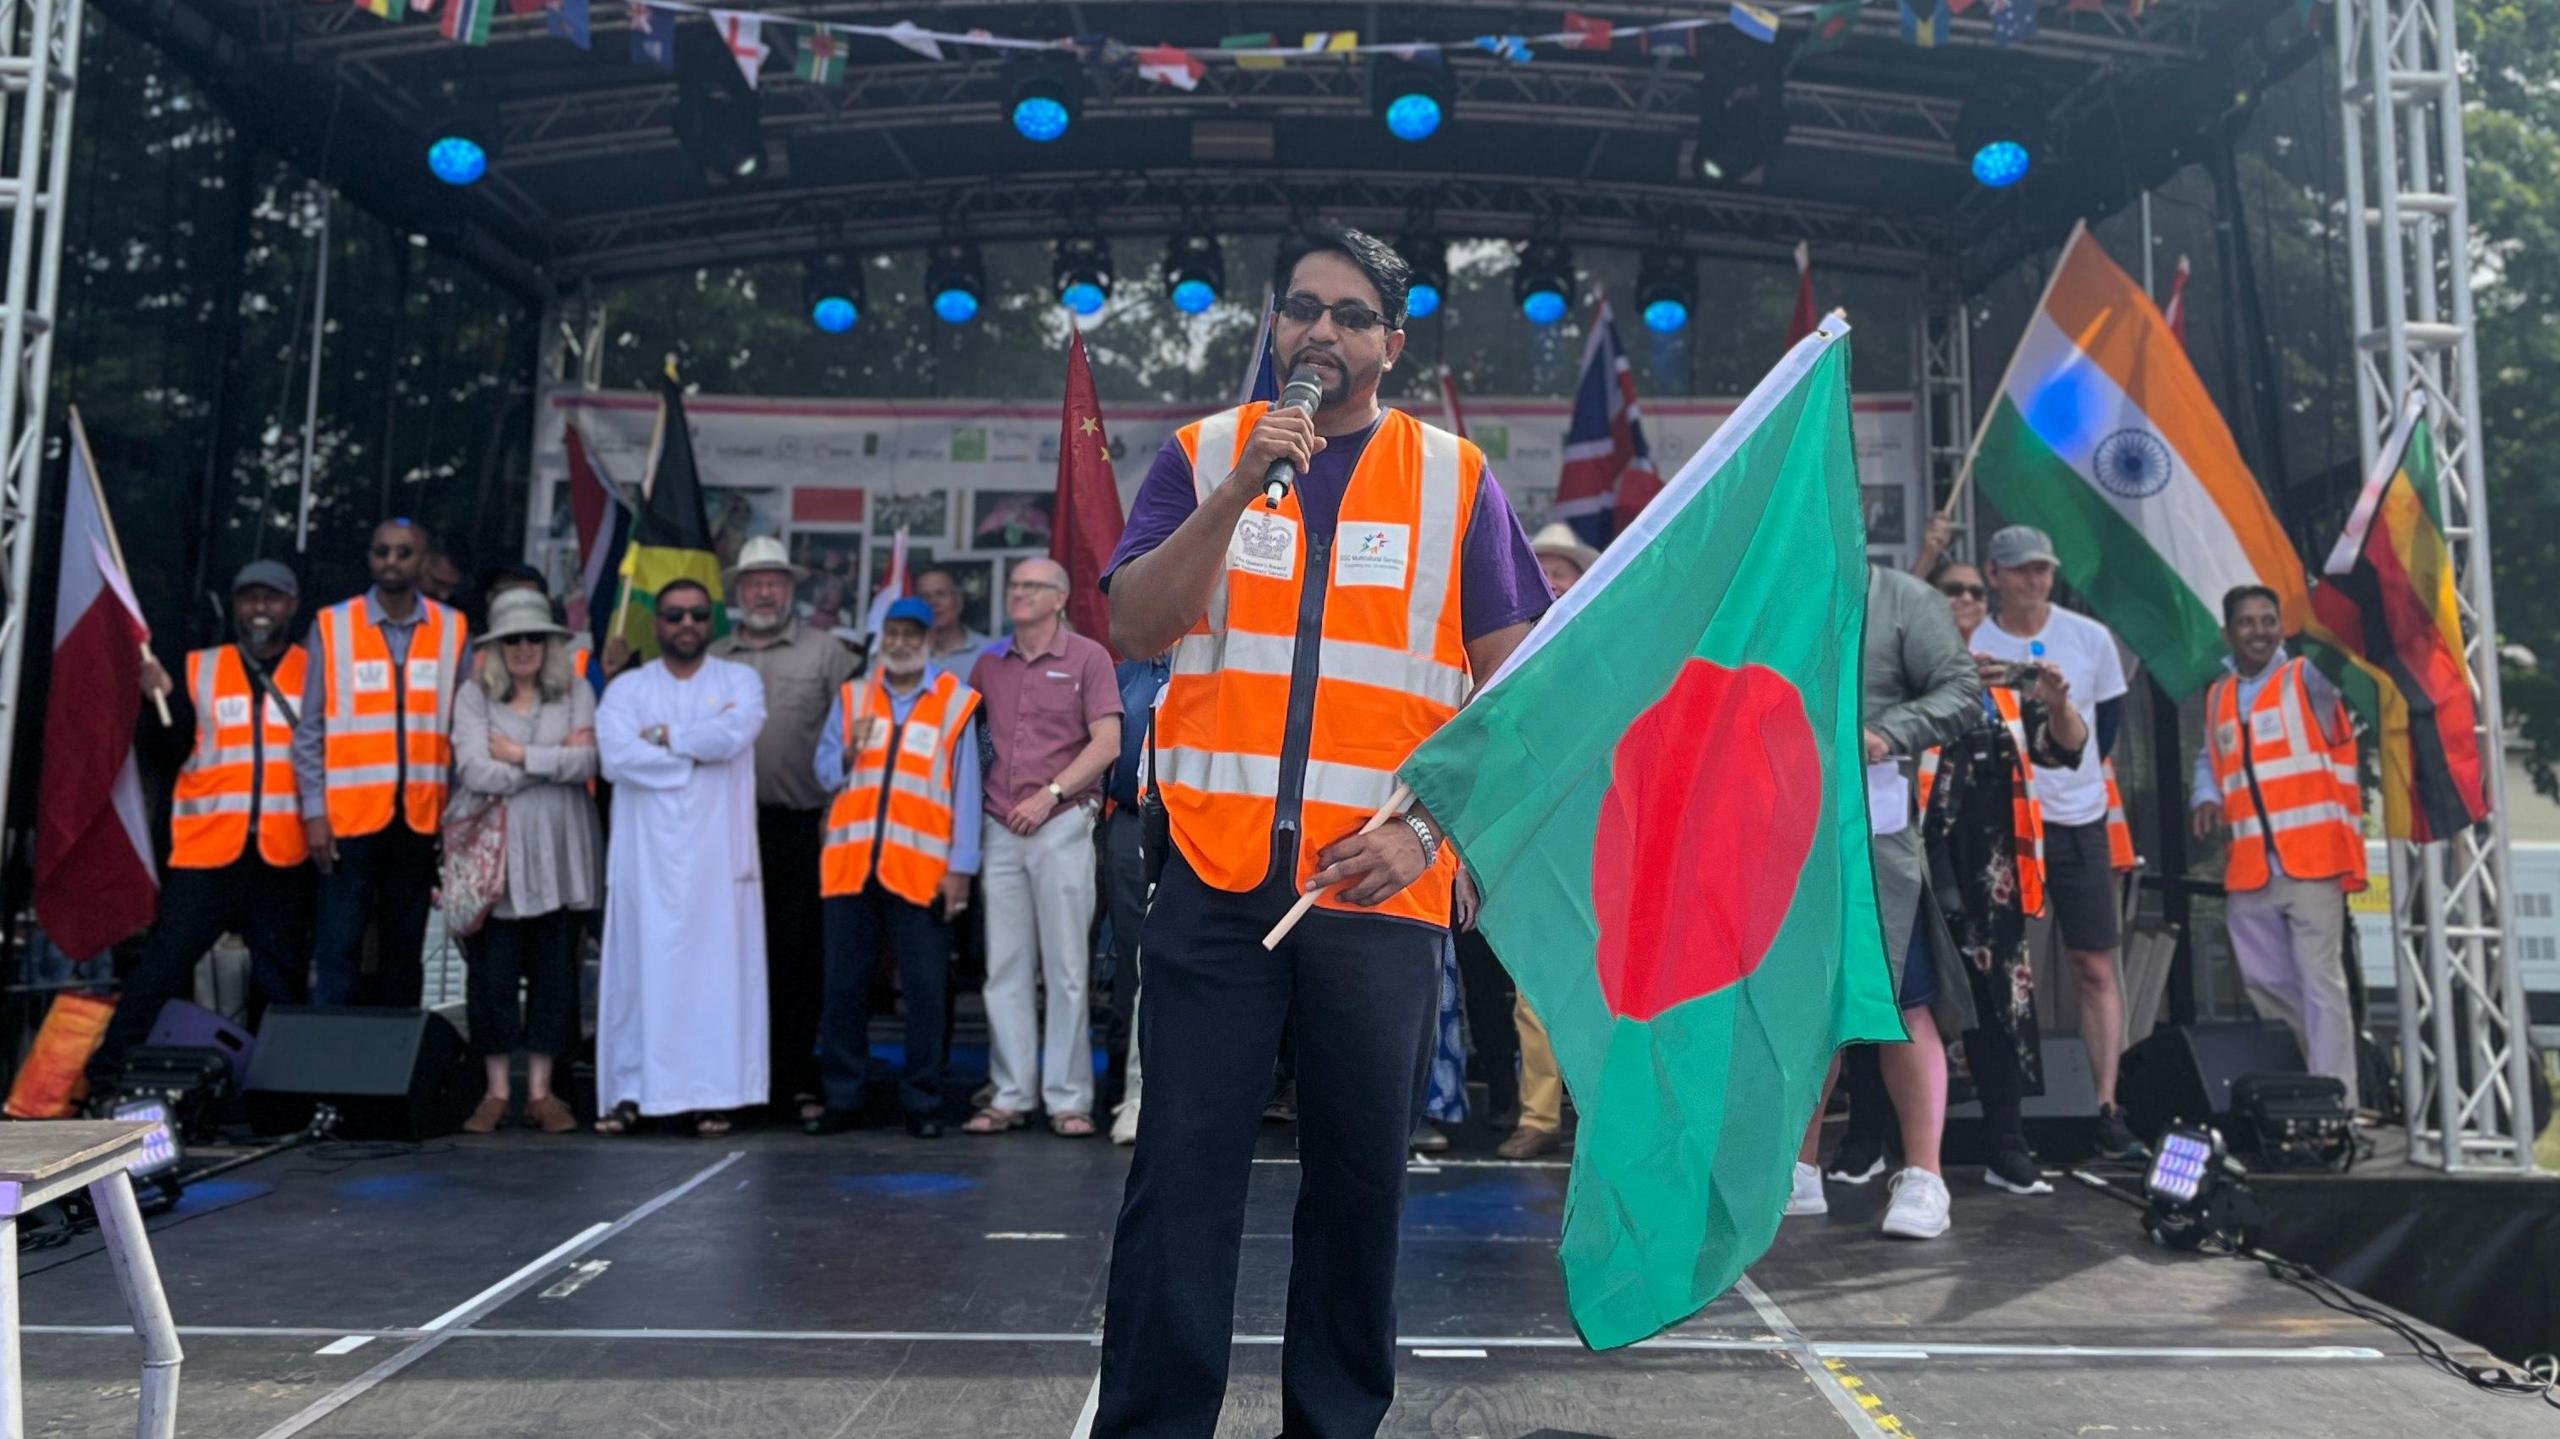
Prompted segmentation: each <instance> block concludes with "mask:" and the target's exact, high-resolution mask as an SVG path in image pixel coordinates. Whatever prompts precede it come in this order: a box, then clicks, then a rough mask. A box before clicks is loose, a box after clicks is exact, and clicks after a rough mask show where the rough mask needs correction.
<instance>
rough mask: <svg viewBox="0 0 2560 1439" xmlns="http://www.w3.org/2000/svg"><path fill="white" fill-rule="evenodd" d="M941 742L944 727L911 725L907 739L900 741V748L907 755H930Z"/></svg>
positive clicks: (908, 728) (909, 725)
mask: <svg viewBox="0 0 2560 1439" xmlns="http://www.w3.org/2000/svg"><path fill="white" fill-rule="evenodd" d="M941 741H942V726H940V725H933V724H914V723H910V724H908V726H907V733H906V738H904V739H902V740H899V741H898V748H899V749H900V750H901V751H903V752H904V753H907V754H921V755H929V754H931V753H933V747H934V746H935V745H936V744H939V743H941Z"/></svg>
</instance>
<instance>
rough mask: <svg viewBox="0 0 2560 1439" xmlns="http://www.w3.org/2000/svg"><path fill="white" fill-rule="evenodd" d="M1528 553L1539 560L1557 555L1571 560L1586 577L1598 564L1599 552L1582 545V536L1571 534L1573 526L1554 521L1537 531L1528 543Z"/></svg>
mask: <svg viewBox="0 0 2560 1439" xmlns="http://www.w3.org/2000/svg"><path fill="white" fill-rule="evenodd" d="M1529 551H1530V553H1532V554H1534V555H1537V556H1539V557H1540V558H1544V557H1546V556H1548V555H1558V556H1561V557H1563V558H1565V559H1568V560H1571V561H1573V562H1574V563H1575V564H1576V565H1578V566H1580V567H1581V569H1582V572H1583V573H1584V574H1586V575H1587V574H1589V573H1591V567H1592V566H1593V565H1596V564H1598V563H1600V552H1599V551H1598V550H1595V549H1593V548H1591V547H1590V546H1589V545H1586V544H1584V543H1583V542H1582V536H1580V535H1577V534H1575V533H1574V532H1573V526H1571V525H1568V524H1566V523H1565V522H1564V521H1562V520H1556V521H1554V522H1552V523H1550V524H1549V525H1547V527H1546V528H1544V529H1542V530H1540V531H1538V533H1537V535H1536V536H1535V537H1534V538H1532V539H1531V540H1530V541H1529Z"/></svg>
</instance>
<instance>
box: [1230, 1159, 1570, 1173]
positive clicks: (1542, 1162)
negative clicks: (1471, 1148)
mask: <svg viewBox="0 0 2560 1439" xmlns="http://www.w3.org/2000/svg"><path fill="white" fill-rule="evenodd" d="M1253 1162H1254V1163H1256V1164H1285V1165H1288V1166H1289V1167H1290V1168H1292V1169H1295V1168H1296V1167H1297V1165H1298V1161H1296V1160H1294V1159H1275V1158H1257V1159H1255V1160H1254V1161H1253ZM1572 1167H1573V1161H1572V1160H1570V1159H1448V1158H1441V1159H1431V1160H1419V1159H1417V1160H1412V1161H1408V1162H1407V1163H1406V1165H1405V1172H1406V1173H1408V1174H1428V1173H1430V1172H1431V1171H1432V1170H1434V1169H1571V1168H1572Z"/></svg>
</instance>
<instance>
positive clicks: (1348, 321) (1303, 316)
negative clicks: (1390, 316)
mask: <svg viewBox="0 0 2560 1439" xmlns="http://www.w3.org/2000/svg"><path fill="white" fill-rule="evenodd" d="M1327 314H1331V315H1332V316H1333V323H1334V326H1335V328H1337V329H1341V330H1345V331H1348V332H1349V333H1351V334H1354V335H1365V334H1367V333H1368V332H1369V331H1371V330H1374V329H1376V328H1377V327H1378V326H1380V325H1383V324H1385V323H1386V322H1387V317H1386V316H1384V315H1381V314H1379V313H1378V312H1377V311H1375V310H1372V309H1370V308H1369V307H1368V306H1366V305H1364V304H1361V303H1360V302H1359V301H1358V300H1344V301H1342V302H1341V303H1340V304H1335V305H1328V304H1326V303H1325V302H1324V301H1322V300H1319V299H1317V298H1316V297H1315V296H1313V295H1291V296H1290V297H1288V298H1287V299H1285V300H1282V301H1281V302H1280V317H1281V318H1282V319H1285V320H1287V321H1289V322H1290V323H1292V324H1297V325H1312V324H1314V323H1315V322H1316V321H1318V320H1320V319H1322V318H1324V317H1325V315H1327Z"/></svg>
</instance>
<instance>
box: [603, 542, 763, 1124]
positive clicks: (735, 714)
mask: <svg viewBox="0 0 2560 1439" xmlns="http://www.w3.org/2000/svg"><path fill="white" fill-rule="evenodd" d="M657 611H658V614H657V627H658V650H659V656H658V658H657V659H655V660H653V661H651V662H650V663H648V664H646V665H643V666H641V667H640V668H638V669H636V670H631V671H629V672H627V673H625V674H624V675H623V676H622V677H621V678H620V679H617V680H615V681H614V682H613V687H612V688H610V689H608V690H606V691H605V695H604V703H603V705H602V706H600V707H599V708H598V709H597V711H596V746H597V749H598V751H599V752H600V758H601V759H602V761H603V765H604V777H605V778H606V779H607V780H608V781H610V782H611V783H612V785H613V843H612V848H611V852H610V855H609V858H608V860H607V863H606V869H605V875H606V886H605V894H606V900H605V911H604V972H603V977H602V980H601V982H600V990H601V993H600V995H599V1002H598V1014H597V1018H596V1107H597V1108H598V1110H600V1111H601V1113H600V1115H599V1117H598V1118H597V1120H596V1128H597V1130H598V1131H600V1132H602V1133H606V1134H621V1133H624V1132H625V1131H627V1130H629V1129H631V1128H632V1127H633V1126H634V1125H636V1124H637V1123H638V1122H639V1121H640V1119H641V1117H642V1116H644V1115H647V1116H656V1115H675V1114H690V1115H692V1116H694V1120H693V1127H694V1132H695V1133H697V1134H700V1135H704V1136H706V1137H707V1136H712V1135H720V1134H726V1133H728V1132H729V1125H730V1120H729V1111H731V1110H735V1109H743V1108H745V1107H747V1106H749V1105H753V1104H761V1103H763V1102H764V1097H765V1083H766V1078H767V1070H766V1065H765V997H764V917H763V912H762V911H763V907H764V904H763V885H762V884H761V882H760V881H759V879H758V872H757V862H756V809H755V801H756V766H755V757H754V753H753V750H754V746H755V742H756V736H757V734H758V733H759V732H761V731H762V730H763V728H764V682H763V681H761V680H759V679H758V678H756V672H755V671H754V670H751V669H749V668H747V667H746V666H745V665H740V664H731V663H730V662H729V661H727V660H723V659H714V658H712V657H711V656H710V655H709V654H708V653H706V651H707V650H708V648H709V646H710V643H711V621H712V617H713V615H714V613H715V611H714V609H713V606H712V600H711V592H710V591H709V590H707V589H705V588H703V586H702V585H701V584H700V583H698V582H696V581H693V580H677V581H674V582H673V583H671V584H669V585H667V587H666V588H664V589H662V590H660V591H658V600H657Z"/></svg>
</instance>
